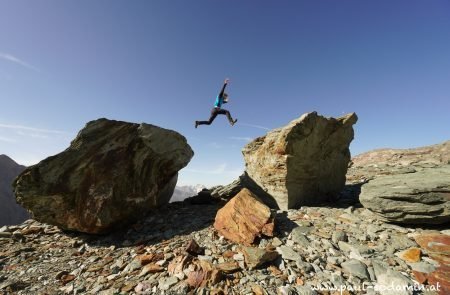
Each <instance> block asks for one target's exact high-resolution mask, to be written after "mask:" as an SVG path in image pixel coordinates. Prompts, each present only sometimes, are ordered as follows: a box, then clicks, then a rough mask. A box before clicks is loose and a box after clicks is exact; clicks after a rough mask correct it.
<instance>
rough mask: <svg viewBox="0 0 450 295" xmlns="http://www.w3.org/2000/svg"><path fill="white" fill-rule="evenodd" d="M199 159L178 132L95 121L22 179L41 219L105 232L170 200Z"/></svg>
mask: <svg viewBox="0 0 450 295" xmlns="http://www.w3.org/2000/svg"><path fill="white" fill-rule="evenodd" d="M192 156H193V151H192V150H191V148H190V147H189V145H188V144H187V142H186V139H185V138H184V137H183V136H181V135H180V134H178V133H177V132H175V131H171V130H167V129H163V128H160V127H157V126H153V125H149V124H133V123H126V122H120V121H112V120H107V119H99V120H95V121H91V122H89V123H88V124H87V125H86V126H85V128H84V129H82V130H81V131H80V132H79V133H78V135H77V137H76V138H75V139H74V140H73V141H72V143H71V145H70V147H69V148H68V149H66V150H65V151H63V152H62V153H60V154H58V155H55V156H52V157H49V158H47V159H45V160H43V161H41V162H40V163H39V164H37V165H35V166H32V167H29V168H27V169H26V170H25V171H24V172H23V173H22V174H21V175H20V176H19V177H18V178H17V179H16V181H15V184H14V185H15V194H16V198H17V200H18V202H19V203H20V204H22V205H23V206H24V207H25V208H27V209H28V210H30V211H31V212H32V215H33V218H35V219H36V220H39V221H41V222H45V223H49V224H53V225H57V226H59V227H61V228H63V229H69V230H75V231H81V232H86V233H104V232H107V231H109V230H111V229H112V228H113V227H115V226H119V225H124V224H127V223H130V222H132V221H135V220H136V219H138V218H140V217H142V216H143V215H144V214H145V213H146V212H147V211H148V210H149V209H150V208H152V207H158V206H160V205H163V204H167V203H168V202H169V199H170V197H171V196H172V193H173V191H174V188H175V184H176V181H177V177H178V171H179V170H180V169H182V168H183V167H185V166H186V165H187V163H188V162H189V160H190V159H191V158H192Z"/></svg>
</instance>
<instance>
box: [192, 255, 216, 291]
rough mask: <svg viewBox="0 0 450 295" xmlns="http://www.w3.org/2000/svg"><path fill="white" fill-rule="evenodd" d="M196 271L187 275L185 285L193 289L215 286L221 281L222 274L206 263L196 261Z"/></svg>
mask: <svg viewBox="0 0 450 295" xmlns="http://www.w3.org/2000/svg"><path fill="white" fill-rule="evenodd" d="M195 266H196V270H195V271H191V272H190V273H189V274H188V278H187V279H186V283H187V284H188V285H189V286H191V287H193V288H198V287H206V286H212V285H215V284H217V283H218V282H220V281H221V279H222V277H223V273H222V271H221V270H218V269H216V268H214V267H213V265H212V264H211V263H209V262H207V261H203V260H200V261H197V262H195Z"/></svg>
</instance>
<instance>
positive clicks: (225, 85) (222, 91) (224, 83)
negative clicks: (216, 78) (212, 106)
mask: <svg viewBox="0 0 450 295" xmlns="http://www.w3.org/2000/svg"><path fill="white" fill-rule="evenodd" d="M228 81H229V79H228V78H227V79H225V81H224V82H223V87H222V90H221V91H220V93H219V97H223V93H224V92H225V87H227V84H228Z"/></svg>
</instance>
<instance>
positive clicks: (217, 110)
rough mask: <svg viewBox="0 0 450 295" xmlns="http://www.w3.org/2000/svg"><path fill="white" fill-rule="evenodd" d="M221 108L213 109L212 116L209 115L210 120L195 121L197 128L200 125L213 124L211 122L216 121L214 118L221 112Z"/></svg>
mask: <svg viewBox="0 0 450 295" xmlns="http://www.w3.org/2000/svg"><path fill="white" fill-rule="evenodd" d="M219 111H220V110H219V109H216V108H213V109H212V110H211V116H210V117H209V120H208V121H195V128H197V126H198V125H211V123H212V122H213V121H214V119H215V118H216V117H217V114H219Z"/></svg>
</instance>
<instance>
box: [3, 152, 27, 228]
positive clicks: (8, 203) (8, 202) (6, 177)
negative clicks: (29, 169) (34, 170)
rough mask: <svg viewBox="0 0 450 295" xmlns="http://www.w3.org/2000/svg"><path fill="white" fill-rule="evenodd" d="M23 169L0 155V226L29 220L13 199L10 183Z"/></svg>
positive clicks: (25, 212)
mask: <svg viewBox="0 0 450 295" xmlns="http://www.w3.org/2000/svg"><path fill="white" fill-rule="evenodd" d="M24 169H25V166H22V165H19V164H17V163H16V162H14V160H12V159H11V158H10V157H8V156H6V155H0V204H1V205H0V226H2V225H12V224H19V223H22V222H23V221H25V220H26V219H28V218H29V214H28V212H27V211H26V210H25V209H24V208H23V207H22V206H20V205H19V204H17V203H16V199H15V198H14V194H13V189H12V183H13V181H14V178H16V177H17V175H19V174H20V172H22V171H23V170H24Z"/></svg>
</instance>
